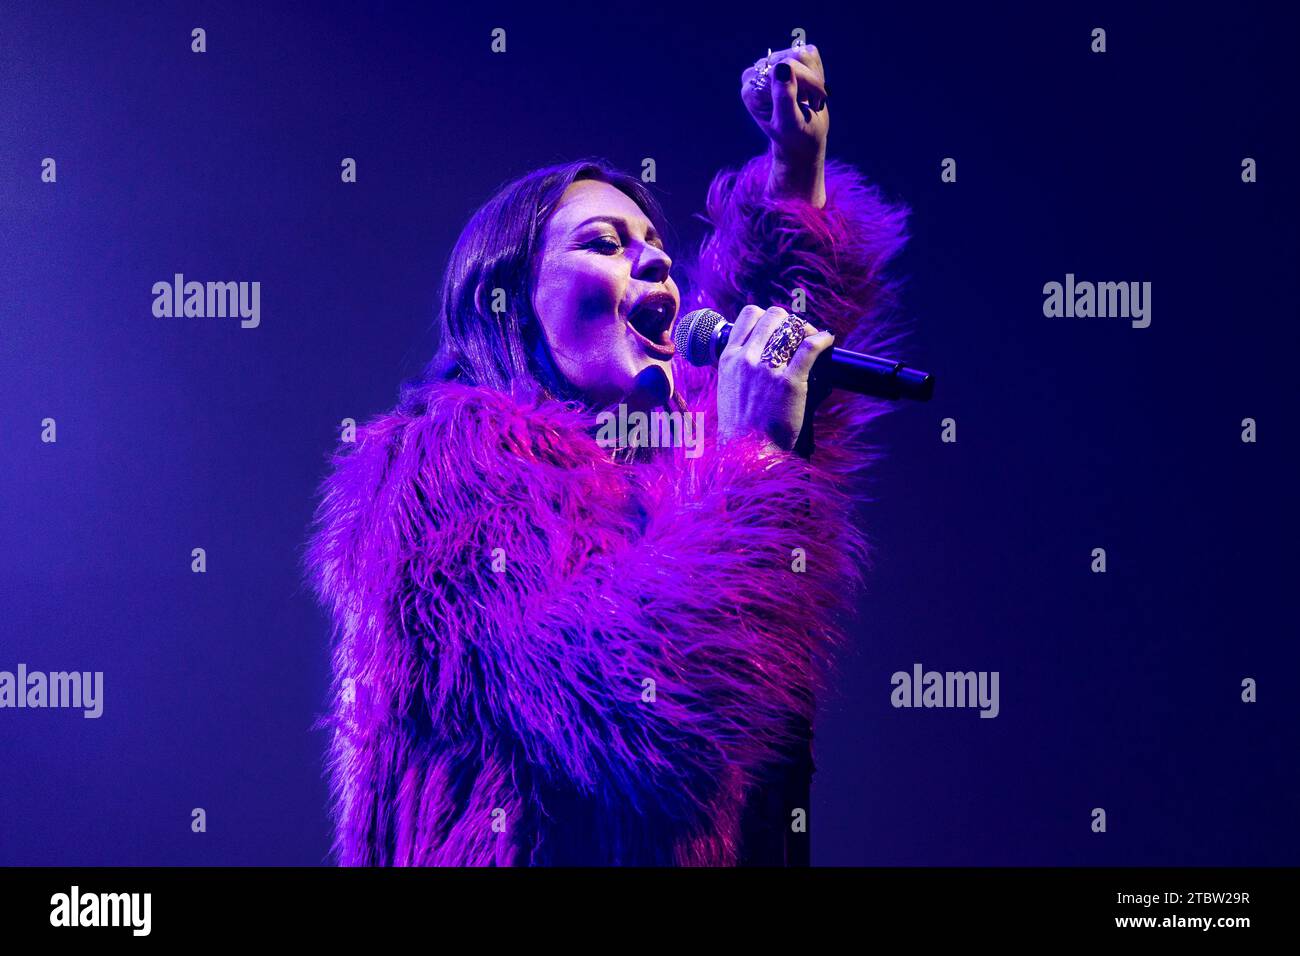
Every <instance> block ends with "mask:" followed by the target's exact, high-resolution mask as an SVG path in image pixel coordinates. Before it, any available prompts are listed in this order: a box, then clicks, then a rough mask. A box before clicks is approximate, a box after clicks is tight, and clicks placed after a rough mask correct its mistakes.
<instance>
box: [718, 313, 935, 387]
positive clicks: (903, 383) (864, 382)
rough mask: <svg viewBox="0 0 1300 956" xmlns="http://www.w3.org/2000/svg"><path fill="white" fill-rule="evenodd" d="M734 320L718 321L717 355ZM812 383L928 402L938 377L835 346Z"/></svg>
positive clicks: (821, 361) (823, 357)
mask: <svg viewBox="0 0 1300 956" xmlns="http://www.w3.org/2000/svg"><path fill="white" fill-rule="evenodd" d="M732 327H733V324H732V323H731V322H720V323H718V331H717V334H716V337H715V339H714V345H713V348H714V355H715V356H718V355H721V354H722V350H723V349H725V348H726V347H727V340H728V339H730V338H731V329H732ZM810 382H811V384H812V385H813V387H814V388H817V387H818V386H820V388H821V389H822V390H829V389H832V388H838V389H843V390H844V391H846V392H855V393H857V394H858V395H872V396H875V397H876V398H890V399H899V398H910V399H912V400H913V401H917V402H928V401H929V400H930V399H931V398H932V397H933V396H934V376H933V375H931V374H930V373H928V372H922V371H921V370H920V369H915V368H908V367H907V366H905V365H904V364H903V363H902V362H895V361H893V360H892V359H882V358H876V357H875V356H873V355H863V354H862V353H860V352H850V351H848V350H847V349H836V347H835V346H833V345H832V346H831V347H830V348H828V349H827V350H826V351H825V352H823V353H822V354H821V356H820V357H819V358H818V359H817V361H816V363H815V364H814V365H813V370H812V376H811V378H810Z"/></svg>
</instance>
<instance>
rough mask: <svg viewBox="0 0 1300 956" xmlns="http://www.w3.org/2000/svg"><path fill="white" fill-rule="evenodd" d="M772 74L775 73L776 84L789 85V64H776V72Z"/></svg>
mask: <svg viewBox="0 0 1300 956" xmlns="http://www.w3.org/2000/svg"><path fill="white" fill-rule="evenodd" d="M773 72H775V73H776V79H777V82H779V83H789V82H790V64H789V63H778V64H777V65H776V70H775V71H773Z"/></svg>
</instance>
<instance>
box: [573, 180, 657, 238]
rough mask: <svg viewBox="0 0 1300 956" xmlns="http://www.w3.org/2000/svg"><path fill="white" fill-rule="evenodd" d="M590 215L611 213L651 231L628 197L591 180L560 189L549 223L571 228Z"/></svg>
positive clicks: (609, 214) (651, 226)
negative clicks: (561, 191)
mask: <svg viewBox="0 0 1300 956" xmlns="http://www.w3.org/2000/svg"><path fill="white" fill-rule="evenodd" d="M592 216H613V217H616V218H619V219H625V220H627V222H629V223H632V224H635V225H637V226H639V227H640V228H641V229H645V230H649V231H650V232H653V231H654V226H653V224H652V223H651V222H650V220H649V219H648V218H647V217H646V214H645V213H644V212H642V211H641V207H640V206H638V205H637V204H636V203H635V202H634V201H633V200H632V197H631V196H629V195H627V193H625V192H623V191H622V190H620V189H616V188H615V187H613V186H611V185H610V184H609V183H603V182H600V181H599V180H595V179H580V180H578V181H577V182H575V183H572V184H571V185H570V186H569V187H568V188H567V189H566V190H565V191H564V195H563V196H561V197H560V202H559V204H558V205H557V206H556V207H555V214H554V215H553V216H552V217H551V226H552V228H554V229H572V228H574V227H575V226H577V225H578V224H579V223H582V222H584V221H585V220H587V219H589V218H590V217H592Z"/></svg>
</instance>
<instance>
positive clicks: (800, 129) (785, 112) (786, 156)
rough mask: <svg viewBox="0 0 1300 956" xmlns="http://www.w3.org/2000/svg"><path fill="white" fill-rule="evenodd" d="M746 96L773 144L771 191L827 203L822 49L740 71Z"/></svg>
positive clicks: (801, 49) (773, 56)
mask: <svg viewBox="0 0 1300 956" xmlns="http://www.w3.org/2000/svg"><path fill="white" fill-rule="evenodd" d="M740 98H741V100H742V102H744V104H745V108H746V109H747V110H748V111H749V115H750V116H752V117H753V118H754V122H755V123H757V124H758V127H759V129H761V130H762V131H763V134H764V135H765V136H767V138H768V141H769V144H770V147H769V148H770V151H771V154H772V173H771V176H770V177H769V180H768V192H769V194H771V195H773V196H792V197H796V198H799V199H804V200H807V201H808V202H810V203H812V204H813V205H814V206H817V207H821V206H824V205H825V204H826V176H825V165H826V137H827V135H828V133H829V132H830V124H831V119H830V108H829V107H828V106H827V103H826V101H827V92H826V71H825V68H824V67H823V66H822V58H821V54H820V53H819V52H818V51H817V48H816V47H815V46H812V45H809V44H804V45H801V46H798V47H791V48H790V49H787V50H778V51H777V52H775V53H769V55H767V56H765V57H761V58H759V60H758V61H757V62H755V64H754V65H753V66H750V67H746V68H745V70H744V71H743V72H742V73H741V75H740Z"/></svg>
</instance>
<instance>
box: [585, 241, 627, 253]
mask: <svg viewBox="0 0 1300 956" xmlns="http://www.w3.org/2000/svg"><path fill="white" fill-rule="evenodd" d="M583 246H584V248H587V249H594V250H595V251H596V252H599V253H602V254H604V255H607V256H612V255H617V254H618V251H619V250H620V249H622V248H623V247H622V246H621V245H620V244H619V241H618V240H617V239H614V238H613V237H611V236H597V237H596V238H595V239H592V240H591V241H590V242H587V243H584V244H583Z"/></svg>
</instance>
